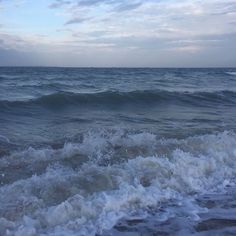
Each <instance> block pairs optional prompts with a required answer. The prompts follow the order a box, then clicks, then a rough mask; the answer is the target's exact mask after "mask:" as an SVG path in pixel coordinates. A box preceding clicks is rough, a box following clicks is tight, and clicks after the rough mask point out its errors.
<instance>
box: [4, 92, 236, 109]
mask: <svg viewBox="0 0 236 236" xmlns="http://www.w3.org/2000/svg"><path fill="white" fill-rule="evenodd" d="M166 102H175V103H177V104H178V103H183V104H199V105H207V103H206V102H208V103H213V104H214V103H230V104H232V103H233V104H235V103H236V91H230V90H219V91H212V92H205V91H204V92H201V91H199V92H175V91H174V92H171V91H164V90H146V91H131V92H118V91H106V92H99V93H70V92H58V93H53V94H50V95H45V96H42V97H39V98H36V99H31V100H26V101H7V100H1V101H0V107H6V108H8V107H16V106H17V107H20V106H33V105H39V106H44V107H54V108H56V107H63V106H70V105H81V106H83V105H84V106H90V105H91V106H99V105H100V106H115V105H122V106H123V105H125V104H136V105H138V104H157V103H166ZM204 102H205V103H204Z"/></svg>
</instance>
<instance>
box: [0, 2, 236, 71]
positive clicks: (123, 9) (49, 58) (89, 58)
mask: <svg viewBox="0 0 236 236" xmlns="http://www.w3.org/2000/svg"><path fill="white" fill-rule="evenodd" d="M0 66H71V67H236V0H179V1H177V0H120V1H118V0H0Z"/></svg>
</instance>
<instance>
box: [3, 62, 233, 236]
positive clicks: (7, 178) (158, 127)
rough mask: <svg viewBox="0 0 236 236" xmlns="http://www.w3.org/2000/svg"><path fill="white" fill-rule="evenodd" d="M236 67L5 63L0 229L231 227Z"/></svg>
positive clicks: (227, 230)
mask: <svg viewBox="0 0 236 236" xmlns="http://www.w3.org/2000/svg"><path fill="white" fill-rule="evenodd" d="M235 184H236V69H234V68H227V69H224V68H220V69H152V68H149V69H147V68H133V69H132V68H126V69H124V68H100V69H96V68H30V67H29V68H20V67H18V68H13V67H11V68H0V235H9V236H13V235H16V236H34V235H44V236H49V235H51V236H67V235H68V236H77V235H78V236H79V235H81V236H90V235H91V236H92V235H94V236H95V235H100V236H109V235H115V236H120V235H125V236H141V235H236V186H235Z"/></svg>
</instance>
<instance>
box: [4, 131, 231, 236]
mask: <svg viewBox="0 0 236 236" xmlns="http://www.w3.org/2000/svg"><path fill="white" fill-rule="evenodd" d="M235 146H236V135H235V134H234V133H231V132H223V133H218V134H212V135H203V136H194V137H189V138H187V139H180V140H178V139H166V140H164V139H161V140H160V139H158V137H157V136H156V135H154V134H151V133H136V134H130V133H124V132H122V131H116V132H102V131H101V132H97V133H93V132H90V133H86V134H84V137H83V140H82V141H81V142H80V143H67V144H65V146H64V147H63V148H61V149H58V150H54V149H51V148H45V149H38V150H37V149H33V148H29V149H27V150H25V151H23V152H15V153H13V154H11V156H6V157H4V158H1V159H0V165H1V167H2V170H5V172H2V177H3V178H2V179H4V180H5V181H7V180H8V183H7V182H6V183H5V185H3V186H1V188H0V202H1V208H2V209H1V211H0V225H1V227H0V233H2V235H5V234H6V232H7V233H8V234H9V235H81V236H82V235H91V236H92V235H97V234H102V233H103V232H104V231H105V230H109V229H111V228H112V227H113V226H114V225H115V224H116V223H117V222H118V220H119V219H121V218H124V217H131V216H132V215H135V214H136V215H137V214H140V215H141V216H142V217H144V216H145V214H146V212H148V210H149V209H152V211H154V209H157V210H158V208H159V207H160V206H162V205H167V206H168V203H170V208H169V209H168V207H167V209H166V210H165V211H163V210H162V211H160V212H159V214H158V216H157V217H159V218H161V219H160V220H163V219H166V220H168V219H170V218H171V219H173V217H174V215H175V214H177V215H181V214H184V215H185V217H186V218H188V223H189V222H190V221H191V220H193V221H197V220H199V214H200V213H202V212H204V211H206V209H204V208H203V207H201V206H199V205H198V204H197V202H195V201H194V199H195V197H196V196H197V195H198V194H202V193H210V192H212V193H213V192H217V191H223V189H224V188H225V187H226V186H233V185H234V184H236V183H235V177H236V166H235V163H236V152H235ZM13 170H14V171H13ZM30 171H31V172H30ZM27 174H28V175H29V176H27ZM10 175H12V176H13V177H11V176H10ZM13 178H15V179H13ZM178 206H182V208H183V209H182V211H178V210H176V211H175V207H176V208H177V207H178ZM183 228H184V227H183Z"/></svg>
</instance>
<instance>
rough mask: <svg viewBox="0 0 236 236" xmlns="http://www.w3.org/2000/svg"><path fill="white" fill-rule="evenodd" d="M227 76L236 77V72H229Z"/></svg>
mask: <svg viewBox="0 0 236 236" xmlns="http://www.w3.org/2000/svg"><path fill="white" fill-rule="evenodd" d="M225 73H226V74H227V75H234V76H236V72H234V71H228V72H225Z"/></svg>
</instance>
